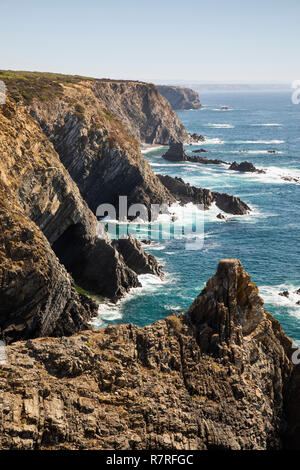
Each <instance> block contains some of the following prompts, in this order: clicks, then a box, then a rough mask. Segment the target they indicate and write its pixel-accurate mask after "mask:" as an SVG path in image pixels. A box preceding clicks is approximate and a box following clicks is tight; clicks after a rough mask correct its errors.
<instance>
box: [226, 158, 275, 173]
mask: <svg viewBox="0 0 300 470" xmlns="http://www.w3.org/2000/svg"><path fill="white" fill-rule="evenodd" d="M229 170H234V171H241V172H251V173H266V172H265V171H264V170H258V169H257V168H255V166H254V165H253V163H251V162H246V161H245V162H241V163H237V162H233V163H232V164H231V165H230V167H229Z"/></svg>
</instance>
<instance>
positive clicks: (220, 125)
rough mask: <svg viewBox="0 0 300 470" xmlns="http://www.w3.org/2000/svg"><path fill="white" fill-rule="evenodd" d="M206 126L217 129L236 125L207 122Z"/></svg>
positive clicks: (231, 127) (230, 127)
mask: <svg viewBox="0 0 300 470" xmlns="http://www.w3.org/2000/svg"><path fill="white" fill-rule="evenodd" d="M205 126H206V127H214V128H216V129H234V127H235V126H233V125H232V124H213V123H211V122H209V123H208V124H205Z"/></svg>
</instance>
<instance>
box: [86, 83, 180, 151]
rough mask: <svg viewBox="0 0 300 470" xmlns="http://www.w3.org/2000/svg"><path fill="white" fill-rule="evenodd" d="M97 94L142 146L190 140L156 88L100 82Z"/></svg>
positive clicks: (147, 84)
mask: <svg viewBox="0 0 300 470" xmlns="http://www.w3.org/2000/svg"><path fill="white" fill-rule="evenodd" d="M93 90H94V93H95V95H96V97H97V98H98V99H99V100H100V101H101V103H103V105H104V106H105V107H106V108H107V109H109V110H110V112H111V113H112V114H114V115H115V116H118V118H119V119H120V120H121V121H122V123H123V124H124V126H125V128H126V130H127V131H128V132H129V133H130V134H131V135H133V137H135V138H136V139H137V140H138V141H139V142H145V143H148V144H165V145H167V144H169V143H170V142H172V141H181V142H186V141H188V140H189V136H188V134H187V132H186V130H185V128H184V126H183V124H182V123H181V122H180V120H179V119H178V117H177V115H176V113H174V111H173V109H172V107H171V105H170V103H169V101H168V100H166V99H165V98H164V97H163V96H162V95H163V94H162V95H161V94H160V93H159V92H158V91H157V87H155V86H154V85H153V84H151V83H141V82H117V81H102V82H96V83H95V84H94V87H93Z"/></svg>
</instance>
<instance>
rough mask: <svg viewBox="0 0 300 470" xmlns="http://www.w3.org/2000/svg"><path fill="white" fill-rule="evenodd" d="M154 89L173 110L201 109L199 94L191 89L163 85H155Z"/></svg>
mask: <svg viewBox="0 0 300 470" xmlns="http://www.w3.org/2000/svg"><path fill="white" fill-rule="evenodd" d="M156 88H157V90H158V91H159V93H161V94H162V95H163V96H164V97H165V98H166V99H167V100H168V101H169V103H170V104H171V106H172V108H173V109H176V110H178V109H200V108H202V105H201V103H200V101H199V94H198V93H197V92H196V91H194V90H192V89H191V88H184V87H181V86H165V85H157V86H156Z"/></svg>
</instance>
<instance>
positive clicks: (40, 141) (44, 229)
mask: <svg viewBox="0 0 300 470" xmlns="http://www.w3.org/2000/svg"><path fill="white" fill-rule="evenodd" d="M0 152H1V163H0V194H1V213H0V216H1V227H2V230H1V240H0V241H1V246H0V249H1V258H0V267H1V271H0V278H1V279H0V297H1V316H0V327H1V329H2V330H3V331H4V332H5V335H6V337H7V339H9V340H15V339H18V338H27V337H35V336H40V335H50V334H56V332H58V331H60V333H61V334H70V333H72V332H73V333H74V332H75V331H78V330H80V329H82V328H87V325H88V321H89V320H90V318H91V316H92V314H95V313H96V312H97V308H96V305H95V304H94V303H93V302H90V303H89V302H88V300H87V299H86V298H81V297H80V296H78V295H77V293H76V292H75V289H74V283H73V280H72V278H71V277H70V276H69V274H68V273H67V271H68V272H70V273H71V274H72V276H73V278H74V279H75V281H76V283H77V284H79V285H80V287H82V288H84V289H86V290H88V291H91V292H94V293H96V294H99V295H102V296H107V297H110V298H114V299H115V298H119V297H120V296H122V295H123V294H124V293H125V292H126V291H128V290H129V289H130V288H131V287H136V286H138V285H139V281H138V279H137V274H136V272H135V271H134V270H135V269H136V270H139V269H140V266H139V265H138V266H135V265H134V263H131V267H132V268H133V269H131V268H129V267H128V266H127V264H126V262H125V260H124V258H123V256H122V254H120V253H119V252H118V251H117V250H116V249H115V248H114V247H113V246H112V245H111V244H110V243H109V242H108V241H107V240H106V239H105V238H104V239H100V238H98V237H97V234H96V228H97V220H96V217H95V216H94V215H93V214H92V212H91V211H90V209H89V208H88V206H87V204H86V203H85V202H84V201H83V199H82V197H81V195H80V192H79V190H78V188H77V186H76V185H75V183H74V181H73V180H72V179H71V177H70V175H69V173H68V172H67V170H66V169H65V167H64V166H63V165H62V163H61V161H60V159H59V157H58V155H57V153H56V152H55V150H54V148H53V146H52V144H51V143H50V142H49V141H48V139H47V138H46V136H45V135H44V134H43V132H42V130H41V128H40V126H39V125H38V124H37V122H36V121H35V120H34V119H33V118H32V117H31V116H30V114H28V112H26V110H25V109H24V107H22V106H21V105H18V106H16V105H13V104H11V103H10V102H9V101H8V102H7V104H6V105H2V106H1V107H0ZM127 243H128V244H129V248H128V249H131V251H132V252H134V250H135V249H136V250H137V255H140V256H143V258H144V261H145V264H147V262H148V261H149V263H150V264H149V265H148V268H149V270H150V271H151V266H153V268H154V264H153V262H152V261H153V260H152V259H151V258H150V256H149V255H146V254H144V253H142V249H141V248H137V247H135V246H132V247H130V241H128V242H127ZM30 253H31V255H30ZM55 255H57V257H58V258H59V260H58V259H57V257H56V256H55ZM43 260H44V263H43ZM59 261H60V262H61V263H62V264H63V265H64V266H65V267H64V266H62V264H60V263H59ZM65 268H66V269H67V271H66V269H65ZM148 272H149V271H148ZM75 310H76V312H77V313H78V315H77V313H76V312H75ZM63 318H64V320H63ZM58 324H59V326H58Z"/></svg>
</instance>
